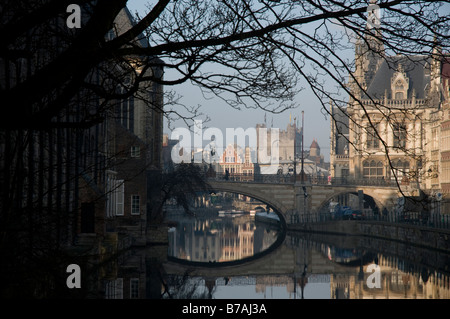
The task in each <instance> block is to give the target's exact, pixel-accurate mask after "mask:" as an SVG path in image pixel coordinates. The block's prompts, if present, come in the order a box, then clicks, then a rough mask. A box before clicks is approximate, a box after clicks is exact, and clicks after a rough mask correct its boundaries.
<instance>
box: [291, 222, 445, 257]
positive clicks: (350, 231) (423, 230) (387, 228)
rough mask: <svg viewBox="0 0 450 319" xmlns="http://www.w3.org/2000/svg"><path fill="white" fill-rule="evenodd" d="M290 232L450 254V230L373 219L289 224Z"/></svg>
mask: <svg viewBox="0 0 450 319" xmlns="http://www.w3.org/2000/svg"><path fill="white" fill-rule="evenodd" d="M287 230H288V231H300V232H314V233H324V234H331V235H342V236H364V237H372V238H379V239H384V240H389V241H397V242H402V243H405V244H408V245H414V246H418V247H425V248H428V249H435V250H440V251H444V252H446V253H450V230H448V229H439V228H430V227H422V226H419V225H409V224H401V223H389V222H383V221H372V220H370V221H369V220H335V221H323V222H315V223H297V224H288V225H287Z"/></svg>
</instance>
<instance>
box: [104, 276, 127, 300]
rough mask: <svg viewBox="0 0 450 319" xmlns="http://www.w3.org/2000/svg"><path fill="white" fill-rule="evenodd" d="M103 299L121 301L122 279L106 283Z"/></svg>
mask: <svg viewBox="0 0 450 319" xmlns="http://www.w3.org/2000/svg"><path fill="white" fill-rule="evenodd" d="M105 299H123V278H117V279H116V280H110V281H108V282H107V283H106V287H105Z"/></svg>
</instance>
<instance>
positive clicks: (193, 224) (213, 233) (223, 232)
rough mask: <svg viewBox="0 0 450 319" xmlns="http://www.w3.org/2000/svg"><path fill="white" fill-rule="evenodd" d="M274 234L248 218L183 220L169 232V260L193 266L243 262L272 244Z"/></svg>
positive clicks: (275, 235) (275, 232)
mask: <svg viewBox="0 0 450 319" xmlns="http://www.w3.org/2000/svg"><path fill="white" fill-rule="evenodd" d="M277 237H278V231H277V230H276V229H275V228H272V229H269V228H267V227H264V225H261V226H260V227H257V224H256V222H255V218H254V217H253V216H249V215H240V216H235V217H224V218H220V217H218V218H210V219H206V218H205V219H194V218H183V219H181V220H179V221H178V225H177V227H176V228H175V227H173V228H171V229H170V230H169V251H168V254H169V256H172V257H176V258H179V259H183V260H189V261H196V262H226V261H234V260H240V259H244V258H246V257H250V256H253V255H254V254H256V253H259V252H262V251H264V250H265V249H267V248H268V247H270V246H271V245H273V244H274V243H275V241H276V240H277Z"/></svg>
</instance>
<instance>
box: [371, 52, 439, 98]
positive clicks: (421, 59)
mask: <svg viewBox="0 0 450 319" xmlns="http://www.w3.org/2000/svg"><path fill="white" fill-rule="evenodd" d="M430 63H431V58H430V57H427V56H425V55H416V56H408V57H405V56H393V57H386V58H385V60H384V61H383V62H382V63H381V65H380V67H379V68H378V70H377V72H376V73H375V76H374V77H373V80H372V82H371V83H370V85H369V87H368V88H367V94H365V95H363V99H368V96H370V97H371V98H373V99H383V98H384V94H385V91H386V92H387V94H388V99H391V98H392V96H391V94H392V92H391V78H392V76H393V75H394V73H395V72H396V71H397V68H398V66H399V64H401V65H402V67H403V71H404V72H405V73H406V76H407V77H408V78H409V89H408V98H412V92H413V90H415V92H416V98H418V99H423V98H425V97H426V96H425V95H426V88H427V85H429V83H430Z"/></svg>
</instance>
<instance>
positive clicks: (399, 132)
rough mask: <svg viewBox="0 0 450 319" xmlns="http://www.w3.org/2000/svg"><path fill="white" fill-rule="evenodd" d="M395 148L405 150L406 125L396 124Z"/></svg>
mask: <svg viewBox="0 0 450 319" xmlns="http://www.w3.org/2000/svg"><path fill="white" fill-rule="evenodd" d="M393 133H394V147H395V148H402V147H403V148H404V147H405V146H406V125H404V124H394V126H393Z"/></svg>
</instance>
